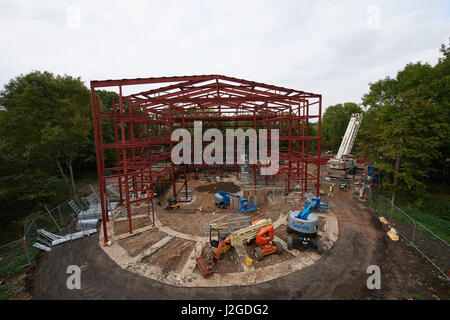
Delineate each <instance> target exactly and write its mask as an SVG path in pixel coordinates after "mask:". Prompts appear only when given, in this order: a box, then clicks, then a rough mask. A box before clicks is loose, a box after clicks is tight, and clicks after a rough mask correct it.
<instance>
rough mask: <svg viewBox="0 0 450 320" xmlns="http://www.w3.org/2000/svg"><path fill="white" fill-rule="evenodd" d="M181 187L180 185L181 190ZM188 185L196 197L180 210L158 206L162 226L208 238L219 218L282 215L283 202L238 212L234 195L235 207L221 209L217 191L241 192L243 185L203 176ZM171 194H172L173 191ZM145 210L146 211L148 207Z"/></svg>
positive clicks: (276, 216)
mask: <svg viewBox="0 0 450 320" xmlns="http://www.w3.org/2000/svg"><path fill="white" fill-rule="evenodd" d="M180 186H181V185H179V184H177V189H178V188H179V187H180ZM188 188H189V189H192V190H194V193H193V194H194V199H193V201H192V202H188V203H182V204H181V206H180V208H179V209H166V210H164V209H161V207H160V206H158V205H156V208H155V210H156V214H157V217H158V220H159V221H160V222H161V223H162V225H164V226H167V227H169V228H171V229H173V230H175V231H178V232H181V233H187V234H192V235H196V236H200V237H205V236H209V224H210V223H213V222H216V221H217V222H220V221H225V220H228V219H233V218H239V217H243V216H247V217H249V218H250V219H254V218H256V217H263V218H266V219H272V221H275V220H276V219H277V218H278V217H279V215H280V214H281V211H280V210H279V204H276V205H275V204H268V205H259V206H258V210H257V211H256V212H251V213H246V214H240V213H238V212H237V209H238V207H239V205H238V201H236V200H235V199H234V198H232V201H235V202H234V207H233V205H231V206H229V207H227V208H226V209H221V208H218V207H217V206H216V205H215V200H214V193H216V192H217V191H219V190H223V191H228V192H238V191H240V190H241V188H240V187H239V186H237V185H236V184H234V183H232V182H209V183H208V182H204V181H202V180H200V179H199V180H193V179H191V180H190V181H189V182H188ZM168 194H170V190H169V192H168ZM179 197H183V192H181V195H179ZM277 206H278V209H277ZM138 210H141V209H136V212H138ZM142 210H144V209H142ZM144 211H145V212H146V210H144ZM262 215H264V216H262ZM222 218H223V220H222Z"/></svg>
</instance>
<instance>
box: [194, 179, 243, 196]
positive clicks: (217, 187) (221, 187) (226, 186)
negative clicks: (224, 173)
mask: <svg viewBox="0 0 450 320" xmlns="http://www.w3.org/2000/svg"><path fill="white" fill-rule="evenodd" d="M195 190H197V191H199V192H208V193H210V194H214V193H216V192H218V191H226V192H231V193H236V192H238V191H240V190H241V188H240V187H239V186H237V185H235V184H234V183H233V182H217V183H211V184H207V185H204V186H198V187H197V188H195Z"/></svg>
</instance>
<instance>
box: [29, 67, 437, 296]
mask: <svg viewBox="0 0 450 320" xmlns="http://www.w3.org/2000/svg"><path fill="white" fill-rule="evenodd" d="M142 86H147V87H150V89H148V88H147V89H146V90H144V91H142V90H139V89H136V88H141V87H142ZM99 88H108V89H111V88H114V89H115V90H117V91H118V92H119V97H118V98H117V99H113V100H112V101H111V103H110V105H109V107H108V108H107V110H106V108H105V107H104V106H103V105H102V103H101V101H100V98H99V97H98V96H97V95H96V89H99ZM130 90H136V91H134V92H133V93H129V92H130ZM124 92H127V94H124ZM91 98H92V115H93V123H94V134H95V145H96V152H97V167H98V188H97V189H96V190H94V188H92V190H93V191H94V192H93V194H92V198H91V199H90V201H89V202H90V203H93V205H94V206H96V210H94V211H95V212H96V213H94V214H91V215H89V212H88V211H82V210H81V212H82V213H78V222H77V229H78V230H81V231H80V232H81V233H84V234H83V235H81V236H88V235H90V234H91V233H95V232H97V228H99V236H98V238H97V237H96V236H91V237H89V241H88V242H86V241H85V242H84V244H81V243H82V241H80V242H73V243H72V242H71V243H70V244H65V245H61V246H59V247H55V248H54V250H53V252H51V254H48V256H45V257H44V258H43V259H42V260H41V261H40V263H39V265H38V266H37V267H36V268H37V269H36V276H37V274H39V279H37V283H36V284H35V288H34V290H35V294H36V295H37V296H41V295H43V296H42V297H47V296H46V295H47V294H51V292H56V291H58V290H56V289H57V288H54V287H52V288H50V287H47V286H53V284H50V283H47V282H46V281H45V279H47V278H49V277H51V275H52V272H54V270H55V269H54V268H57V266H56V265H55V262H56V261H58V260H61V259H65V260H67V259H68V260H70V261H72V260H78V259H82V260H83V259H84V260H85V262H80V261H77V263H79V264H81V265H83V266H85V268H87V269H89V268H90V269H93V270H94V271H95V272H94V273H95V274H96V276H95V277H96V279H95V280H91V281H94V282H99V281H100V282H102V286H106V287H109V288H110V289H104V290H103V289H102V290H100V289H99V288H97V289H93V290H88V291H89V292H84V293H83V294H84V295H87V296H89V297H90V298H112V299H114V298H119V299H120V298H124V297H125V298H126V297H130V298H136V297H137V296H140V294H144V295H145V296H143V298H155V299H157V298H175V299H179V298H185V297H187V298H200V299H202V298H203V299H205V298H208V299H210V298H219V299H220V298H224V299H227V298H279V299H291V298H299V297H303V298H326V299H330V298H337V299H339V298H343V299H346V298H362V297H364V298H367V296H368V295H369V296H370V295H372V297H373V298H377V296H376V292H373V293H372V292H370V293H368V292H369V291H368V289H367V288H366V279H367V276H368V275H367V272H366V269H367V267H368V266H370V265H383V266H384V268H385V269H388V270H389V268H392V266H390V267H388V266H387V265H386V263H388V261H390V260H389V259H387V260H386V254H387V253H386V252H387V251H386V249H385V248H387V247H388V246H391V245H392V244H389V241H391V240H398V236H397V235H396V234H395V232H394V234H392V235H389V237H391V240H390V239H389V238H388V237H387V236H386V231H387V230H389V228H388V229H386V228H387V225H386V223H384V224H383V221H382V219H380V220H379V219H378V218H377V216H376V215H374V214H373V212H370V210H369V209H368V207H367V206H366V204H365V202H366V201H367V200H368V199H370V197H371V188H373V187H376V185H377V184H379V183H380V181H379V180H380V177H379V176H378V177H377V176H376V174H374V172H375V171H374V168H371V167H370V166H367V163H365V161H363V160H361V159H356V158H354V157H353V156H352V155H351V151H352V147H353V144H354V142H355V139H356V136H357V133H358V129H359V126H360V124H361V121H363V119H362V116H361V115H359V114H355V115H353V116H352V118H351V120H350V123H349V124H348V127H347V131H346V133H345V135H344V137H343V140H342V143H341V146H340V149H339V151H338V153H337V154H336V155H335V156H332V155H329V154H324V153H323V152H322V151H321V130H320V128H321V114H322V97H321V95H320V94H316V93H308V92H304V91H300V90H294V89H287V88H283V87H278V86H274V85H268V84H263V83H258V82H253V81H247V80H242V79H237V78H232V77H227V76H222V75H201V76H183V77H163V78H146V79H122V80H104V81H92V82H91ZM198 123H200V124H201V127H200V128H201V132H200V135H201V137H203V139H201V140H200V141H196V140H195V138H194V139H193V141H190V142H189V146H190V147H191V149H192V150H196V148H197V152H198V150H200V151H201V153H202V154H203V152H204V151H205V150H206V149H207V148H208V145H209V144H210V143H211V141H212V139H210V140H209V141H208V139H205V138H204V137H205V131H207V130H208V129H210V128H214V129H218V132H225V130H227V129H234V130H237V129H243V130H244V131H245V130H248V129H253V130H255V132H259V134H258V138H259V139H261V138H263V139H264V140H265V141H266V145H271V144H270V143H269V142H270V140H271V136H270V135H269V132H270V130H273V129H277V130H278V132H279V144H280V147H279V150H272V149H271V148H269V150H268V154H269V155H271V156H273V155H274V154H276V155H277V156H278V159H279V167H278V170H277V171H276V173H275V174H273V175H264V174H262V170H263V169H264V168H266V167H268V166H269V164H268V163H267V162H264V161H261V159H259V158H258V160H257V161H256V162H253V163H252V162H251V161H250V159H249V158H251V157H250V156H249V154H250V151H251V148H252V146H251V144H250V143H249V144H248V145H246V147H245V148H244V149H239V148H238V144H237V143H234V144H233V146H234V149H232V150H231V151H232V152H230V153H228V154H227V156H228V157H229V155H230V154H231V155H232V157H233V161H232V162H228V161H217V162H215V163H209V164H208V163H206V162H205V161H204V158H203V157H201V161H200V163H199V162H197V163H196V162H195V161H191V162H189V163H182V164H176V163H174V161H173V160H172V159H173V158H172V154H173V150H174V147H175V145H176V144H177V142H178V141H175V140H174V139H173V138H172V136H173V132H174V131H175V130H177V129H180V128H182V129H186V130H187V131H188V132H191V133H195V131H196V130H198V127H196V124H198ZM311 123H316V124H317V126H318V128H319V130H318V134H317V135H315V136H313V135H311V133H310V132H311V130H309V126H310V125H311ZM260 129H266V131H259V130H260ZM105 130H113V131H114V136H115V140H114V141H107V140H105V139H104V135H103V134H102V132H104V131H105ZM261 132H263V137H261V134H260V133H261ZM237 139H238V138H237ZM244 139H245V137H244ZM215 142H217V141H215ZM196 144H197V145H196ZM229 151H230V150H227V152H229ZM185 152H186V150H183V156H184V155H185V154H184V153H185ZM107 157H108V158H111V157H113V158H115V163H114V166H109V167H107V166H106V162H105V158H107ZM194 157H195V151H194V154H192V155H189V159H190V160H193V159H194ZM184 159H186V158H184ZM216 159H217V158H216ZM239 159H241V161H239ZM88 200H89V199H88ZM72 206H75V204H73V205H72ZM74 210H75V209H74ZM77 210H78V211H77V212H79V211H80V209H77ZM94 211H90V212H94ZM83 212H84V213H83ZM391 231H392V230H391ZM391 231H390V232H391ZM38 233H40V234H41V235H42V236H44V237H48V238H50V240H51V241H53V242H52V243H53V244H55V242H56V244H59V243H60V242H64V241H68V240H61V239H62V238H61V237H59V236H55V235H52V234H49V233H45V232H44V231H39V230H38ZM395 237H397V239H395ZM69 238H70V237H69ZM69 238H68V239H69ZM71 240H72V238H70V241H71ZM66 245H67V246H69V245H70V246H71V248H70V250H69V251H66V250H64V249H63V247H64V246H66ZM35 246H36V247H39V248H40V249H42V250H44V251H51V250H52V249H51V248H50V247H47V246H46V245H45V243H35ZM69 252H70V254H69ZM67 254H69V255H70V257H68V256H67ZM80 257H82V258H80ZM399 259H400V258H399ZM404 259H405V260H408V261H412V260H411V257H409V256H407V255H405V254H404ZM52 270H53V271H52ZM423 272H425V271H423ZM394 274H395V272H392V273H388V274H385V275H384V276H383V277H384V278H383V279H384V280H383V281H387V282H389V278H391V277H393V275H394ZM105 277H106V278H105ZM395 277H398V276H394V278H392V279H391V281H394V280H395V279H396V278H395ZM100 279H103V280H100ZM126 279H128V280H126ZM143 279H145V280H143ZM141 281H151V282H145V283H146V286H145V289H143V288H140V286H139V285H138V283H140V282H141ZM125 283H128V284H127V285H125ZM275 284H276V286H274V285H275ZM167 285H168V286H167ZM122 286H126V288H127V289H126V290H125V291H122V288H121V287H122ZM119 287H120V288H119ZM214 287H228V288H241V289H239V290H234V289H233V290H231V289H229V290H227V291H220V293H219V292H216V291H211V290H212V289H208V288H214ZM152 288H153V289H152ZM183 288H184V289H183ZM194 288H195V289H194ZM299 288H302V289H301V290H300V289H299ZM441 289H442V288H441ZM186 290H191V291H186ZM442 290H444V291H445V290H446V289H445V287H444V288H443V289H442ZM119 292H122V294H125V293H123V292H128V293H127V294H125V296H121V293H119ZM273 292H280V295H279V296H277V297H274V296H273ZM159 293H160V294H161V295H159ZM383 294H384V296H383V297H385V298H391V297H394V296H395V295H396V292H395V289H392V290H390V291H388V292H386V291H385V292H384V293H383ZM50 297H51V296H50ZM83 297H85V296H83Z"/></svg>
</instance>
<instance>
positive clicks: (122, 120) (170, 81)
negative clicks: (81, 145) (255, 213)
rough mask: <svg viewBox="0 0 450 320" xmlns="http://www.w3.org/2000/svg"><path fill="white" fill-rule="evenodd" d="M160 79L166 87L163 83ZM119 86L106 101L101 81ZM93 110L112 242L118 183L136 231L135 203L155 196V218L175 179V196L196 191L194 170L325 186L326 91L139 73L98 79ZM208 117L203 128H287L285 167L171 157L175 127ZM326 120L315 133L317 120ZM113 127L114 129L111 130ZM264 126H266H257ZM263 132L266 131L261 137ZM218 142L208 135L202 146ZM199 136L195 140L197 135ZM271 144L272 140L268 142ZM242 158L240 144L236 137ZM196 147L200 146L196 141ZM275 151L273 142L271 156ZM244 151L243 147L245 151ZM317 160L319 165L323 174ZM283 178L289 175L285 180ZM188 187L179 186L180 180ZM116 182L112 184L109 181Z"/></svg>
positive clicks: (282, 153) (282, 139) (287, 185)
mask: <svg viewBox="0 0 450 320" xmlns="http://www.w3.org/2000/svg"><path fill="white" fill-rule="evenodd" d="M137 85H151V86H152V87H156V88H152V89H150V90H146V91H141V92H138V93H134V94H131V95H124V94H123V90H124V88H125V87H127V89H128V88H134V87H135V86H137ZM157 86H160V87H157ZM103 88H114V89H116V90H117V89H118V93H119V97H118V98H115V99H112V101H111V103H108V105H107V106H105V105H104V104H102V103H101V101H100V98H99V96H98V94H96V89H97V90H98V89H103ZM91 99H92V115H93V124H94V135H95V147H96V154H97V169H98V182H99V190H100V203H101V206H102V217H103V220H102V221H103V233H104V241H105V243H107V241H108V235H107V227H106V223H107V221H108V219H109V218H108V214H107V208H108V203H107V201H108V196H107V194H108V190H107V186H111V185H114V186H115V187H116V189H117V195H118V198H119V201H120V205H124V206H125V207H126V212H127V217H128V225H129V232H130V234H131V233H133V225H132V218H131V209H132V205H139V204H141V203H143V202H147V203H148V214H149V216H150V217H151V220H152V221H153V224H154V223H155V216H154V201H153V199H154V197H155V195H156V194H157V193H158V194H159V193H162V189H163V188H164V186H167V185H170V186H171V189H172V190H171V192H172V195H173V196H175V197H183V196H184V197H186V198H187V197H188V180H189V175H190V174H191V172H193V171H194V170H198V171H199V172H206V171H208V170H209V171H211V170H215V171H216V172H219V174H221V173H223V172H230V173H232V174H234V175H236V177H238V178H239V175H240V174H242V172H245V174H246V175H247V176H249V177H248V178H250V182H251V183H253V184H254V185H255V186H256V185H268V184H270V183H271V179H274V177H276V179H277V180H278V181H282V182H283V183H284V192H285V194H289V193H290V192H291V189H292V183H295V184H296V186H297V188H300V190H301V195H300V199H303V193H304V192H306V191H309V190H308V181H312V182H315V185H314V188H315V189H316V194H319V186H320V165H321V164H325V163H326V162H327V160H328V158H325V159H324V158H323V157H321V152H320V141H321V112H322V96H321V95H320V94H313V93H308V92H304V91H299V90H293V89H287V88H283V87H279V86H273V85H268V84H264V83H258V82H253V81H247V80H243V79H237V78H233V77H227V76H222V75H199V76H179V77H158V78H138V79H122V80H103V81H91ZM195 121H201V122H202V136H203V133H204V132H205V131H206V130H207V129H210V128H216V129H219V130H220V131H222V132H224V130H225V129H238V128H241V129H244V130H245V129H248V128H253V129H255V130H256V131H257V130H258V129H267V137H266V139H267V141H268V140H270V136H269V132H270V130H271V129H278V130H279V143H280V150H279V170H278V172H277V173H276V174H275V175H274V176H262V175H260V174H258V172H260V171H259V170H260V169H261V167H264V166H265V165H263V164H261V162H257V163H255V164H248V163H246V164H245V165H243V166H242V167H241V166H240V165H238V164H237V163H236V161H235V162H234V164H232V165H230V164H225V163H224V164H214V165H207V164H205V163H204V162H203V160H202V163H200V164H198V163H197V164H182V165H176V164H174V163H173V162H172V161H171V151H172V148H173V147H174V144H175V142H174V141H172V140H171V135H172V132H173V131H174V130H175V129H178V128H185V129H188V130H190V131H191V132H192V131H193V128H194V122H195ZM312 122H317V123H318V130H317V133H316V134H315V135H313V134H311V130H310V124H311V123H312ZM105 130H113V132H114V141H106V136H105V134H104V133H103V132H106V131H105ZM110 132H111V131H110ZM257 132H258V131H257ZM258 138H259V137H258ZM209 143H210V142H208V141H203V143H202V151H203V149H204V148H205V146H206V145H207V144H209ZM192 144H194V142H193V141H192ZM267 145H268V147H270V143H267ZM234 148H235V150H234V157H235V158H234V159H237V156H238V155H237V154H236V153H237V145H236V144H234ZM192 150H194V148H192ZM108 152H109V153H110V154H109V157H111V153H112V154H113V156H112V157H114V158H115V165H114V166H112V167H105V154H106V153H108ZM272 152H274V151H272V150H270V149H269V156H270V155H271V153H272ZM239 156H242V155H239ZM308 166H309V170H310V171H311V166H316V170H315V174H314V173H312V172H309V171H308ZM280 179H281V180H280ZM177 181H178V183H181V187H179V188H177V183H176V182H177ZM109 188H111V187H109Z"/></svg>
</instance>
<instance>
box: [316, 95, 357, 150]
mask: <svg viewBox="0 0 450 320" xmlns="http://www.w3.org/2000/svg"><path fill="white" fill-rule="evenodd" d="M362 112H363V110H362V109H361V107H359V106H358V105H357V104H356V103H353V102H347V103H344V104H341V103H340V104H337V105H334V106H329V107H328V108H327V109H326V111H325V113H324V115H323V117H322V144H323V146H322V149H324V150H325V149H330V150H333V151H335V152H337V150H338V149H339V146H340V145H341V141H342V137H343V136H344V134H345V130H346V129H347V126H348V123H349V121H350V118H351V117H352V114H354V113H362Z"/></svg>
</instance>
